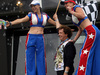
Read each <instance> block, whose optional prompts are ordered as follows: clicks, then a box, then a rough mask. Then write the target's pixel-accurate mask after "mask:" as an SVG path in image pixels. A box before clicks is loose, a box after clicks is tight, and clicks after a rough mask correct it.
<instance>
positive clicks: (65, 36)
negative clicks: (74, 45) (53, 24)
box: [58, 29, 68, 41]
mask: <svg viewBox="0 0 100 75" xmlns="http://www.w3.org/2000/svg"><path fill="white" fill-rule="evenodd" d="M58 34H59V39H60V40H61V41H64V40H66V39H67V38H68V37H67V34H65V33H64V30H63V29H60V30H59V31H58Z"/></svg>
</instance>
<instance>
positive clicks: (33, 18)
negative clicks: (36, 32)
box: [28, 12, 50, 27]
mask: <svg viewBox="0 0 100 75" xmlns="http://www.w3.org/2000/svg"><path fill="white" fill-rule="evenodd" d="M28 17H29V19H30V25H31V27H44V26H45V25H46V23H47V21H48V19H49V18H50V17H49V16H48V15H47V14H46V13H41V19H40V18H39V17H38V15H37V14H36V13H33V12H30V13H29V14H28Z"/></svg>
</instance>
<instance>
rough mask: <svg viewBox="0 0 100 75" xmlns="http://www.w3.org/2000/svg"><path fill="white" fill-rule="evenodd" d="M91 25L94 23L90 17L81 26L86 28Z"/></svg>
mask: <svg viewBox="0 0 100 75" xmlns="http://www.w3.org/2000/svg"><path fill="white" fill-rule="evenodd" d="M89 25H92V23H91V22H90V20H89V19H86V20H84V21H83V22H82V23H81V25H80V27H81V29H82V30H84V29H85V28H86V27H87V26H89Z"/></svg>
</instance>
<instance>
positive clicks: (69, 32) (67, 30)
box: [58, 25, 72, 38]
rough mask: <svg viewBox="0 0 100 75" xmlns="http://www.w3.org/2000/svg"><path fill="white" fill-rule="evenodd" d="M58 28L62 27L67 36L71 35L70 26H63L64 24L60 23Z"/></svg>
mask: <svg viewBox="0 0 100 75" xmlns="http://www.w3.org/2000/svg"><path fill="white" fill-rule="evenodd" d="M60 29H63V30H64V33H65V34H68V38H71V36H72V31H71V28H70V27H68V26H65V25H61V26H60V27H59V28H58V31H59V30H60Z"/></svg>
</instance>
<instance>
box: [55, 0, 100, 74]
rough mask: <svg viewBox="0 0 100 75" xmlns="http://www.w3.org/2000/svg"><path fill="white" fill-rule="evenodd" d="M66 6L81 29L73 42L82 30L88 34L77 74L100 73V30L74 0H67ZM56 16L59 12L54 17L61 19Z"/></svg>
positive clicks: (74, 40) (74, 22)
mask: <svg viewBox="0 0 100 75" xmlns="http://www.w3.org/2000/svg"><path fill="white" fill-rule="evenodd" d="M64 6H65V8H66V10H68V11H69V13H70V14H72V22H73V24H74V25H76V26H77V27H78V29H79V30H78V32H77V34H76V36H75V38H74V39H73V40H71V42H74V43H75V42H76V40H77V39H78V38H79V36H80V34H81V33H82V31H84V32H85V34H86V38H85V41H84V43H83V46H82V48H81V50H80V53H79V54H80V61H79V65H78V68H77V70H76V73H75V75H100V30H99V29H98V28H97V27H96V26H95V25H93V24H91V22H90V20H89V19H88V17H87V15H86V14H85V12H84V11H83V9H82V8H81V7H80V6H79V5H77V4H76V3H75V1H74V0H66V1H65V2H64ZM56 16H57V14H55V15H54V19H55V20H56V21H59V20H58V18H57V17H56ZM58 24H59V22H58Z"/></svg>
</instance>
